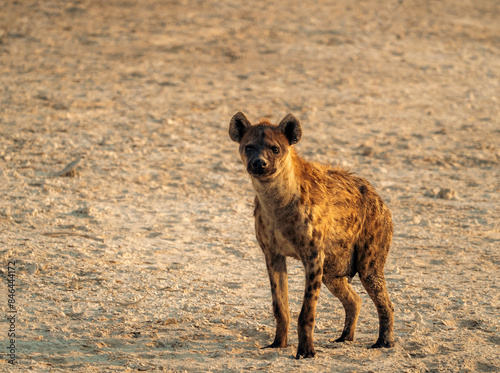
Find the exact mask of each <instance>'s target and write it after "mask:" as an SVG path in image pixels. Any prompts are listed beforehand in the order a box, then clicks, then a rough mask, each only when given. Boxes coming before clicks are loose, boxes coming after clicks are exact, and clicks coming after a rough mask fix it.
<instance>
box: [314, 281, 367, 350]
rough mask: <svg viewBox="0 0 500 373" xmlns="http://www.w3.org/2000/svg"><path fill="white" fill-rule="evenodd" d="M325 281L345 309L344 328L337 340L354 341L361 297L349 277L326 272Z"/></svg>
mask: <svg viewBox="0 0 500 373" xmlns="http://www.w3.org/2000/svg"><path fill="white" fill-rule="evenodd" d="M323 283H324V284H325V285H326V287H327V288H328V290H330V292H331V293H332V294H333V295H335V296H336V297H337V298H338V299H339V300H340V301H341V302H342V305H343V306H344V310H345V324H344V329H343V330H342V335H341V336H340V338H338V339H336V340H335V342H344V341H353V340H354V332H355V330H356V323H357V321H358V316H359V311H360V310H361V297H360V296H359V295H358V294H356V292H355V291H354V289H353V288H352V286H351V285H350V284H349V282H348V280H347V277H333V276H328V274H325V275H324V276H323Z"/></svg>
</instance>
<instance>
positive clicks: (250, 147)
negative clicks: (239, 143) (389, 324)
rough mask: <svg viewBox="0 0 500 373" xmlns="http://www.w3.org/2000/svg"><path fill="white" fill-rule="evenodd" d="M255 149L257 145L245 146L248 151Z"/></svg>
mask: <svg viewBox="0 0 500 373" xmlns="http://www.w3.org/2000/svg"><path fill="white" fill-rule="evenodd" d="M254 149H255V146H253V145H247V146H245V151H247V152H248V151H251V150H254Z"/></svg>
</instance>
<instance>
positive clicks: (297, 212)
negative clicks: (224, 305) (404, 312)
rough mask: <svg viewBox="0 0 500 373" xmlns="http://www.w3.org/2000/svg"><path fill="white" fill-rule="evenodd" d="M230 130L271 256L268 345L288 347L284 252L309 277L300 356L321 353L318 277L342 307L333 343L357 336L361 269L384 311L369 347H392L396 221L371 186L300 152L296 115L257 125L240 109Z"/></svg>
mask: <svg viewBox="0 0 500 373" xmlns="http://www.w3.org/2000/svg"><path fill="white" fill-rule="evenodd" d="M229 136H230V137H231V139H232V140H233V141H236V142H238V143H239V144H240V147H239V152H240V156H241V159H242V160H243V162H244V164H245V165H246V169H247V171H248V173H249V174H250V176H251V180H252V184H253V187H254V189H255V192H256V197H255V213H254V215H255V231H256V235H257V240H258V242H259V244H260V246H261V248H262V251H263V252H264V256H265V259H266V265H267V271H268V273H269V280H270V282H271V292H272V299H273V312H274V317H275V318H276V335H275V338H274V342H273V343H272V344H271V345H269V346H267V347H271V348H277V347H286V346H287V345H288V328H289V325H290V312H289V309H288V280H287V270H286V259H285V258H286V257H287V256H289V257H292V258H295V259H298V260H300V261H302V263H303V265H304V268H305V275H306V278H305V292H304V300H303V303H302V309H301V311H300V316H299V320H298V336H299V343H298V348H297V355H296V357H297V358H300V357H301V356H303V357H312V356H314V355H315V354H316V352H315V351H314V346H313V330H314V318H315V313H316V304H317V302H318V297H319V293H320V287H321V282H323V283H324V284H325V285H326V287H327V288H328V289H329V290H330V291H331V292H332V294H333V295H335V296H336V297H338V298H339V299H340V301H341V302H342V305H343V306H344V309H345V315H346V316H345V325H344V330H343V331H342V335H341V336H340V338H338V339H337V340H336V341H337V342H343V341H352V340H353V339H354V330H355V328H356V322H357V319H358V315H359V311H360V308H361V298H360V297H359V295H357V294H356V293H355V292H354V290H353V288H352V287H351V285H350V280H351V278H352V277H353V276H354V275H355V274H356V273H358V274H359V277H360V279H361V283H362V284H363V286H364V287H365V289H366V291H367V292H368V294H369V295H370V297H371V299H372V300H373V302H374V303H375V306H376V307H377V311H378V315H379V322H380V329H379V336H378V340H377V342H376V343H375V344H374V345H373V346H372V347H375V348H377V347H392V346H394V336H393V324H394V308H393V306H392V303H391V301H390V300H389V296H388V294H387V289H386V284H385V279H384V264H385V261H386V259H387V254H388V252H389V246H390V243H391V239H392V230H393V226H392V219H391V214H390V212H389V210H388V208H387V206H386V205H385V204H384V202H383V201H382V199H381V198H380V197H379V196H378V195H377V193H376V192H375V190H374V188H373V187H372V186H371V185H370V183H368V181H366V180H365V179H362V178H360V177H357V176H354V175H352V174H351V173H350V172H348V171H346V170H344V169H342V168H331V167H326V166H323V165H320V164H318V163H313V162H307V161H305V160H304V159H302V158H301V157H299V156H298V155H297V153H296V152H295V149H294V147H293V145H294V144H296V143H297V142H298V141H299V140H300V138H301V136H302V130H301V127H300V123H299V121H298V120H297V119H296V118H295V117H294V116H293V115H291V114H289V115H287V116H286V117H285V118H284V119H283V120H282V121H281V122H280V123H279V124H278V125H271V124H270V123H269V122H267V121H262V122H260V123H259V124H257V125H252V124H251V123H250V121H249V120H248V119H247V118H246V116H245V115H244V114H243V113H241V112H239V113H237V114H236V115H234V117H233V118H232V119H231V123H230V126H229Z"/></svg>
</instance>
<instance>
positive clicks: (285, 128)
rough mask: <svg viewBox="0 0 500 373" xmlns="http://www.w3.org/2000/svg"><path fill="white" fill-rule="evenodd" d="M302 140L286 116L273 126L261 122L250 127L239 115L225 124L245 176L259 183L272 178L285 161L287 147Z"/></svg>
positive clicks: (290, 117)
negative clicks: (237, 149) (237, 147)
mask: <svg viewBox="0 0 500 373" xmlns="http://www.w3.org/2000/svg"><path fill="white" fill-rule="evenodd" d="M301 136H302V130H301V128H300V123H299V121H298V120H297V119H296V118H295V117H294V116H293V115H292V114H288V115H287V116H286V117H285V118H283V120H282V121H281V122H280V124H278V125H277V126H274V125H271V124H270V123H268V122H266V121H264V122H261V123H259V124H257V125H252V124H251V123H250V121H249V120H248V119H247V117H246V116H245V114H243V113H242V112H238V113H236V114H235V115H234V116H233V118H231V123H230V124H229V137H231V140H233V141H235V142H237V143H239V144H240V148H239V151H240V156H241V159H242V161H243V163H244V164H245V165H246V167H247V171H248V173H249V174H250V175H251V176H252V177H254V178H256V179H258V180H260V181H270V180H272V179H274V178H276V177H277V176H278V175H279V174H280V171H281V170H282V169H283V168H284V166H285V164H286V162H288V161H289V155H290V147H291V146H292V145H294V144H296V143H298V142H299V140H300V137H301Z"/></svg>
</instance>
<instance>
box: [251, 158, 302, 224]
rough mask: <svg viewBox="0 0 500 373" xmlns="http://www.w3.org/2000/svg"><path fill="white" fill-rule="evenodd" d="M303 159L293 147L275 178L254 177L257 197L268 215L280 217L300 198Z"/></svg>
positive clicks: (253, 181) (253, 182)
mask: <svg viewBox="0 0 500 373" xmlns="http://www.w3.org/2000/svg"><path fill="white" fill-rule="evenodd" d="M301 161H302V160H301V159H300V158H299V156H298V155H297V154H296V153H295V151H294V150H293V148H292V149H290V153H289V155H288V158H287V160H286V162H285V163H284V165H283V167H282V168H281V169H280V170H278V171H277V174H276V177H275V178H273V179H272V180H270V181H265V182H261V181H259V180H257V179H255V178H252V184H253V187H254V189H255V192H256V194H257V198H258V199H259V201H260V204H261V206H262V208H263V209H264V210H266V213H267V214H268V215H271V216H273V215H275V216H276V217H278V216H280V215H282V214H286V213H287V211H288V210H289V209H290V208H292V207H293V206H295V204H296V203H297V201H298V200H299V199H300V194H301V191H300V180H299V178H298V177H297V176H298V175H299V174H300V173H299V172H298V171H299V169H298V166H299V165H300V163H301Z"/></svg>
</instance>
